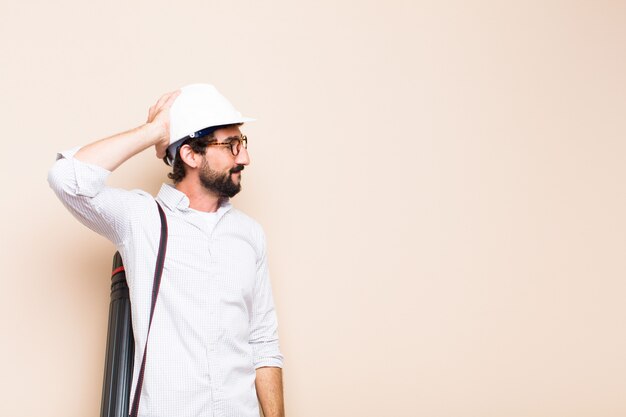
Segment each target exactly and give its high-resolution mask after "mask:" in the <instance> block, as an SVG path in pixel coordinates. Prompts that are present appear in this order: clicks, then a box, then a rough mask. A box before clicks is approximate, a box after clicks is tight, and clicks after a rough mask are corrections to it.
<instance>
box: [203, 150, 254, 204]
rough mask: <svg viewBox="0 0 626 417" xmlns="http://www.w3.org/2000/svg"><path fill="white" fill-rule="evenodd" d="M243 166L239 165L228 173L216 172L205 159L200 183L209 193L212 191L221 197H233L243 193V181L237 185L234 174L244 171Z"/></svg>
mask: <svg viewBox="0 0 626 417" xmlns="http://www.w3.org/2000/svg"><path fill="white" fill-rule="evenodd" d="M243 168H244V167H243V165H238V166H236V167H235V168H232V169H231V170H229V171H228V172H226V173H221V172H218V171H214V170H213V169H211V167H210V166H209V163H208V162H207V160H206V159H205V160H204V162H203V163H202V169H201V170H200V183H201V184H202V186H203V187H204V188H206V189H207V190H208V191H211V192H213V193H215V194H217V195H219V196H220V197H229V198H230V197H233V196H235V194H237V193H238V192H239V191H241V179H240V180H239V183H235V182H234V181H233V179H232V174H234V173H236V172H240V171H243Z"/></svg>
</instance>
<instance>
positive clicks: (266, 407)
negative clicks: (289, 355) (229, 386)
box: [250, 227, 285, 417]
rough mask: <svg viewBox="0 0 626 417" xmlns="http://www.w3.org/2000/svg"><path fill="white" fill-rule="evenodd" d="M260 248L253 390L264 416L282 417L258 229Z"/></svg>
mask: <svg viewBox="0 0 626 417" xmlns="http://www.w3.org/2000/svg"><path fill="white" fill-rule="evenodd" d="M258 230H259V234H258V238H259V240H258V242H259V245H260V253H259V258H258V260H257V271H256V274H257V276H256V284H255V288H254V298H253V309H252V316H251V320H250V330H251V331H250V345H251V347H252V355H253V360H254V367H255V369H256V381H255V387H256V392H257V397H258V398H259V402H260V404H261V409H262V410H263V415H264V416H265V417H284V415H285V409H284V404H283V382H282V369H281V368H282V367H283V355H282V354H281V352H280V347H279V343H278V321H277V317H276V310H275V308H274V299H273V296H272V287H271V283H270V279H269V273H268V262H267V252H266V242H265V235H264V234H263V230H262V229H261V228H260V227H259V229H258Z"/></svg>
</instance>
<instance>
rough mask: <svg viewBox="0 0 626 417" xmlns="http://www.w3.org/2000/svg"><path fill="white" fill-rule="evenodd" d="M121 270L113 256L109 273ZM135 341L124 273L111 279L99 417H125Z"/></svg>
mask: <svg viewBox="0 0 626 417" xmlns="http://www.w3.org/2000/svg"><path fill="white" fill-rule="evenodd" d="M121 266H122V257H121V256H120V254H119V252H116V253H115V255H114V256H113V272H115V271H116V270H117V269H118V268H119V267H121ZM134 353H135V341H134V337H133V328H132V324H131V317H130V299H129V296H128V284H127V283H126V273H125V272H124V271H123V270H122V271H119V272H117V273H115V274H114V275H113V276H112V277H111V304H110V305H109V329H108V333H107V345H106V359H105V363H104V382H103V384H102V406H101V409H100V416H101V417H128V407H129V397H130V386H131V384H132V378H133V362H134V357H133V355H134Z"/></svg>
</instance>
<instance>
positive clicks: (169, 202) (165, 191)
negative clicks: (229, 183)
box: [157, 183, 232, 217]
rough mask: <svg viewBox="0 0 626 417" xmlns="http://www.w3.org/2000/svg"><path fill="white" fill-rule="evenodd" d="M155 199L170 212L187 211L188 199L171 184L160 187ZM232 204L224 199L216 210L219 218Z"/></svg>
mask: <svg viewBox="0 0 626 417" xmlns="http://www.w3.org/2000/svg"><path fill="white" fill-rule="evenodd" d="M157 198H158V199H159V200H161V202H163V204H165V205H166V206H167V207H168V208H169V209H170V210H172V211H175V210H181V211H189V198H188V197H187V196H186V195H185V193H183V192H182V191H178V190H177V189H176V187H174V186H173V185H172V184H165V183H164V184H163V185H161V190H160V191H159V194H158V195H157ZM231 207H232V204H231V203H230V200H229V199H228V198H224V199H223V200H222V201H221V203H220V206H219V207H218V209H217V213H218V215H219V217H221V216H222V215H223V214H224V213H226V212H227V211H228V210H230V208H231Z"/></svg>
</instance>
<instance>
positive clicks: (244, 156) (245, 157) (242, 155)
mask: <svg viewBox="0 0 626 417" xmlns="http://www.w3.org/2000/svg"><path fill="white" fill-rule="evenodd" d="M235 162H236V163H237V164H238V165H249V164H250V154H248V150H247V149H246V148H244V147H243V146H242V147H241V149H240V150H239V153H238V154H237V156H236V157H235Z"/></svg>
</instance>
